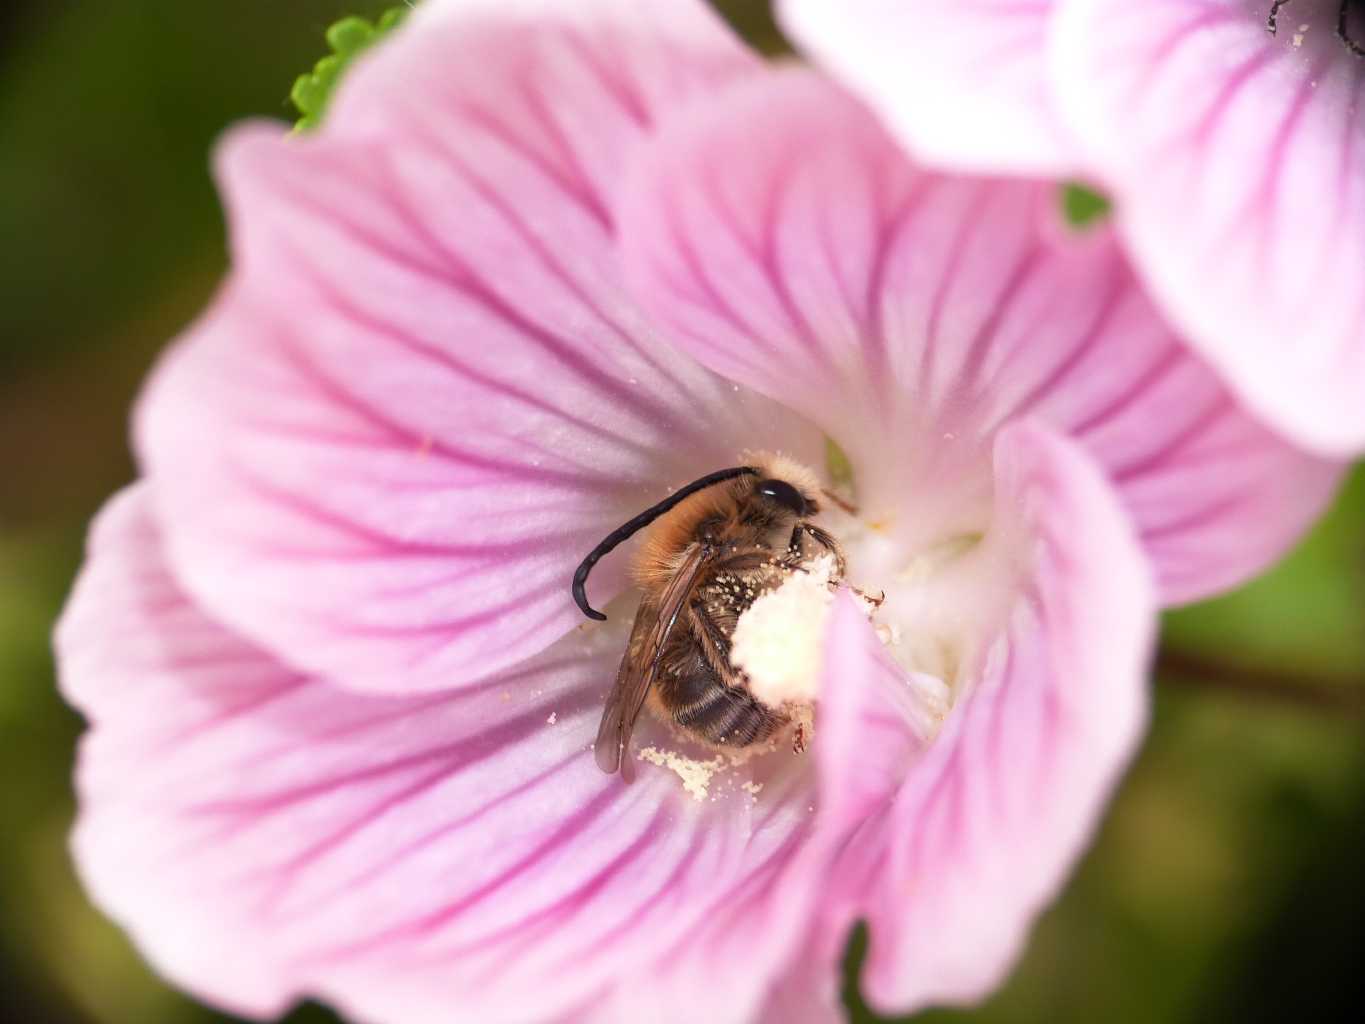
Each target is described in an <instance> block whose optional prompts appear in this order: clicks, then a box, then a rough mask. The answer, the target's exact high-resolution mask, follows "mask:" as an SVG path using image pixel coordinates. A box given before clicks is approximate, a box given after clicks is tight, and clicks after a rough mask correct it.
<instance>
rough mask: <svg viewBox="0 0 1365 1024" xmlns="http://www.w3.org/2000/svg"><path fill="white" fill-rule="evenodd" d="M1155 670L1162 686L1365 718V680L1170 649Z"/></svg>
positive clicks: (1158, 660) (1159, 656)
mask: <svg viewBox="0 0 1365 1024" xmlns="http://www.w3.org/2000/svg"><path fill="white" fill-rule="evenodd" d="M1156 667H1157V673H1158V675H1159V677H1160V678H1161V679H1162V681H1163V682H1167V683H1174V684H1176V685H1179V686H1184V687H1188V688H1191V689H1203V690H1220V691H1222V692H1224V693H1230V694H1238V695H1241V696H1247V697H1253V698H1256V699H1259V700H1269V701H1279V702H1282V703H1285V704H1296V705H1298V706H1300V707H1303V708H1312V709H1314V710H1318V711H1329V712H1335V713H1337V714H1342V715H1346V716H1348V717H1350V718H1357V719H1358V718H1365V679H1356V678H1350V677H1338V678H1323V677H1316V676H1311V675H1308V674H1302V675H1300V674H1296V673H1286V672H1279V671H1276V670H1274V669H1264V668H1251V667H1247V666H1243V665H1229V664H1226V663H1225V662H1221V661H1218V660H1217V659H1214V658H1209V657H1206V656H1204V655H1199V654H1192V653H1189V652H1187V651H1176V650H1170V649H1163V650H1162V651H1161V652H1160V653H1159V654H1158V655H1157V661H1156Z"/></svg>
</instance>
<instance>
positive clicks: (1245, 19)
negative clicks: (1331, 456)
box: [1054, 0, 1365, 454]
mask: <svg viewBox="0 0 1365 1024" xmlns="http://www.w3.org/2000/svg"><path fill="white" fill-rule="evenodd" d="M1269 6H1270V5H1269V3H1268V2H1267V3H1263V4H1248V3H1246V2H1245V0H1198V2H1195V0H1150V2H1145V3H1141V4H1134V3H1130V2H1128V0H1067V2H1065V3H1063V4H1061V5H1060V7H1059V13H1058V24H1057V28H1056V43H1057V46H1056V55H1055V56H1056V59H1055V69H1054V70H1055V73H1056V78H1057V85H1058V99H1059V103H1060V104H1061V105H1062V108H1063V109H1064V112H1065V114H1066V116H1067V117H1068V119H1069V121H1070V122H1071V123H1072V125H1073V127H1074V128H1075V129H1076V131H1077V135H1078V137H1079V138H1081V139H1082V140H1083V141H1084V144H1085V146H1086V148H1087V156H1088V157H1089V159H1090V160H1091V162H1092V163H1093V164H1094V165H1095V167H1096V168H1097V170H1098V171H1099V172H1100V174H1101V175H1102V177H1103V178H1104V179H1106V180H1107V182H1108V183H1109V185H1110V187H1112V188H1113V190H1114V191H1115V193H1116V196H1117V198H1118V214H1119V222H1120V225H1121V227H1122V230H1123V233H1124V235H1125V237H1126V240H1127V241H1128V243H1129V244H1130V246H1131V249H1132V251H1133V253H1134V258H1135V260H1136V261H1137V263H1138V265H1139V267H1140V269H1141V271H1142V274H1143V276H1144V277H1145V278H1146V280H1147V281H1148V282H1149V284H1150V286H1151V288H1152V290H1153V293H1154V294H1155V295H1156V296H1157V297H1158V298H1159V299H1160V300H1161V302H1162V303H1163V305H1164V306H1165V307H1166V309H1167V310H1168V312H1169V313H1170V315H1171V316H1172V318H1173V320H1174V322H1175V323H1177V324H1178V325H1179V326H1180V327H1181V329H1182V330H1184V331H1185V332H1186V333H1187V334H1188V336H1189V338H1190V341H1191V343H1192V344H1194V345H1196V346H1197V347H1198V348H1199V350H1200V351H1201V352H1203V353H1204V354H1205V355H1206V356H1207V357H1208V359H1209V360H1210V362H1212V363H1213V365H1214V366H1215V367H1216V368H1217V369H1218V370H1219V371H1220V372H1222V373H1223V374H1224V375H1226V377H1227V379H1228V381H1229V382H1230V383H1231V386H1232V387H1233V388H1234V389H1235V390H1236V391H1237V393H1238V394H1239V395H1240V396H1241V397H1242V398H1243V399H1244V400H1245V401H1246V402H1247V404H1248V405H1249V406H1250V407H1251V408H1253V409H1254V410H1256V411H1257V412H1258V413H1259V414H1261V415H1263V416H1264V417H1265V418H1266V419H1267V420H1269V421H1270V422H1272V423H1273V424H1275V425H1276V426H1278V427H1279V428H1281V429H1282V430H1284V431H1285V432H1286V433H1288V434H1289V435H1291V436H1292V437H1295V438H1297V439H1298V440H1299V441H1301V442H1303V443H1304V444H1306V445H1309V446H1312V447H1314V448H1316V449H1318V450H1321V451H1324V452H1328V453H1338V454H1342V453H1349V452H1353V451H1357V450H1359V449H1360V448H1361V447H1362V446H1365V401H1362V400H1361V396H1362V395H1365V273H1362V268H1365V142H1363V141H1362V132H1363V131H1365V122H1363V121H1362V118H1365V77H1362V76H1361V74H1360V65H1359V63H1358V60H1357V58H1356V57H1354V56H1353V55H1352V54H1350V53H1349V52H1348V51H1347V50H1346V49H1345V47H1343V46H1342V45H1341V43H1340V42H1338V41H1337V40H1336V39H1335V38H1334V29H1335V24H1336V19H1335V11H1336V5H1335V4H1325V3H1324V4H1317V5H1305V4H1302V3H1295V4H1293V5H1292V6H1289V7H1285V8H1284V9H1282V10H1281V12H1280V18H1279V21H1280V23H1281V24H1280V32H1279V33H1278V35H1277V36H1274V37H1272V36H1270V35H1269V34H1268V33H1267V32H1266V27H1265V25H1266V23H1265V19H1266V15H1267V13H1268V10H1269ZM1300 24H1309V26H1310V27H1309V29H1308V30H1307V31H1306V32H1302V33H1301V32H1299V31H1298V26H1299V25H1300ZM1296 38H1297V39H1298V43H1297V44H1296V42H1295V39H1296Z"/></svg>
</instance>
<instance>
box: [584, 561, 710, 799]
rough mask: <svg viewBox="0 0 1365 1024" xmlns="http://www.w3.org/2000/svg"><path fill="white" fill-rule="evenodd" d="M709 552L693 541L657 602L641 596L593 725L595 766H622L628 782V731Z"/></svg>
mask: <svg viewBox="0 0 1365 1024" xmlns="http://www.w3.org/2000/svg"><path fill="white" fill-rule="evenodd" d="M712 557H713V549H712V548H710V547H705V546H703V545H701V544H694V545H692V546H691V547H690V548H688V549H687V552H686V554H685V555H684V556H683V561H682V564H681V565H680V566H678V571H677V572H676V573H674V574H673V578H672V579H671V580H669V582H668V586H667V587H665V588H664V592H663V594H661V595H660V597H659V599H658V601H657V602H656V601H650V600H645V601H642V602H641V603H640V610H639V611H637V612H636V613H635V625H634V626H632V627H631V630H630V643H628V644H627V645H626V653H625V656H624V657H622V659H621V668H620V669H619V670H618V671H617V673H616V683H615V684H614V685H613V686H612V688H611V694H610V695H609V696H608V697H607V706H606V708H605V709H604V710H603V712H602V724H601V725H600V726H599V727H598V729H597V743H596V744H595V745H594V748H593V752H594V755H595V756H596V758H597V766H598V767H599V768H601V769H602V770H603V771H604V772H606V773H607V774H608V775H610V774H611V773H612V772H614V771H616V770H617V769H618V768H620V769H621V775H622V777H623V778H625V779H626V781H630V774H629V773H630V768H629V763H630V762H629V760H628V759H627V758H626V753H627V751H628V749H629V747H630V734H631V732H632V731H634V729H635V721H636V719H638V718H639V717H640V710H641V709H642V708H643V707H644V706H645V697H646V696H647V695H648V693H649V688H650V687H651V686H653V685H654V678H655V676H656V675H657V674H658V671H659V658H660V656H661V655H662V654H663V649H664V644H666V643H667V642H668V638H669V636H670V635H672V633H673V629H674V627H675V626H676V625H677V624H678V621H679V618H680V613H681V612H682V610H683V609H684V608H686V607H687V602H688V600H689V599H690V598H691V597H692V591H693V589H694V588H695V587H696V583H697V580H698V578H699V577H700V576H701V573H702V570H703V569H704V568H705V567H706V564H707V563H708V562H709V561H711V559H712Z"/></svg>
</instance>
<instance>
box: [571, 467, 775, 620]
mask: <svg viewBox="0 0 1365 1024" xmlns="http://www.w3.org/2000/svg"><path fill="white" fill-rule="evenodd" d="M746 475H752V476H757V475H758V470H757V469H755V468H754V467H753V466H735V467H733V468H731V469H720V470H717V471H716V472H714V473H707V474H706V475H705V476H704V477H702V478H701V479H700V480H693V481H692V482H691V483H690V484H688V485H687V486H686V487H684V488H682V489H681V490H678V491H674V492H673V493H672V494H670V495H669V496H668V497H667V498H665V499H664V500H663V501H661V502H659V504H657V505H654V506H652V507H651V508H647V509H645V510H644V511H643V512H641V513H640V514H639V515H638V516H636V517H635V518H634V519H632V520H631V521H630V522H628V523H625V524H623V525H621V526H618V527H617V528H616V529H614V530H612V531H611V533H609V534H607V536H606V537H605V538H604V539H603V541H602V543H601V544H598V545H597V547H595V548H593V549H592V551H590V552H588V557H587V558H585V559H583V561H581V562H580V563H578V568H577V569H575V570H574V574H573V599H574V603H575V604H577V605H578V607H579V609H580V610H581V611H582V612H583V614H584V615H586V616H587V617H588V618H590V619H596V620H598V621H599V622H606V621H607V617H606V616H605V615H603V614H602V613H601V612H599V611H598V610H597V609H595V608H594V607H593V606H592V605H590V604H588V595H587V592H586V591H585V590H584V589H583V587H584V585H585V584H586V583H587V582H588V573H590V572H592V567H593V566H594V565H596V564H597V562H598V560H599V559H601V558H602V556H603V555H605V554H606V553H607V552H609V551H610V550H611V549H612V548H614V547H616V545H617V544H620V543H621V541H623V540H625V539H626V538H627V537H629V536H630V535H631V534H633V533H636V532H637V531H639V530H642V529H644V528H645V527H646V526H648V525H649V524H650V523H652V522H654V520H656V519H658V518H659V517H660V516H661V515H663V514H664V513H665V512H667V511H668V510H669V509H671V508H672V507H673V506H675V505H676V504H678V502H680V501H682V500H683V499H684V498H687V497H690V496H691V495H693V494H696V493H697V492H698V491H703V490H705V489H706V488H708V487H710V486H712V485H713V484H719V483H724V482H725V481H726V480H733V479H734V478H735V477H737V476H746Z"/></svg>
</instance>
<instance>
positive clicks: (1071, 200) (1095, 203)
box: [1061, 181, 1114, 228]
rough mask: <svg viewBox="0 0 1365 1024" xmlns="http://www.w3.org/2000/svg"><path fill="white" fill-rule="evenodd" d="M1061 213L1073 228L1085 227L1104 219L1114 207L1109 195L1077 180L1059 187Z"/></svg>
mask: <svg viewBox="0 0 1365 1024" xmlns="http://www.w3.org/2000/svg"><path fill="white" fill-rule="evenodd" d="M1061 202H1062V214H1063V216H1065V217H1066V222H1067V223H1068V224H1070V225H1071V226H1072V227H1073V228H1087V227H1090V226H1091V225H1092V224H1096V223H1098V222H1099V221H1102V220H1106V219H1107V218H1108V217H1109V214H1110V213H1111V212H1112V211H1113V209H1114V204H1113V203H1111V202H1110V201H1109V197H1108V196H1106V195H1103V194H1102V193H1100V192H1096V191H1095V190H1094V189H1091V188H1087V187H1086V186H1085V185H1081V184H1079V183H1077V182H1074V181H1072V182H1067V183H1066V184H1065V185H1063V186H1062V189H1061Z"/></svg>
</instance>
